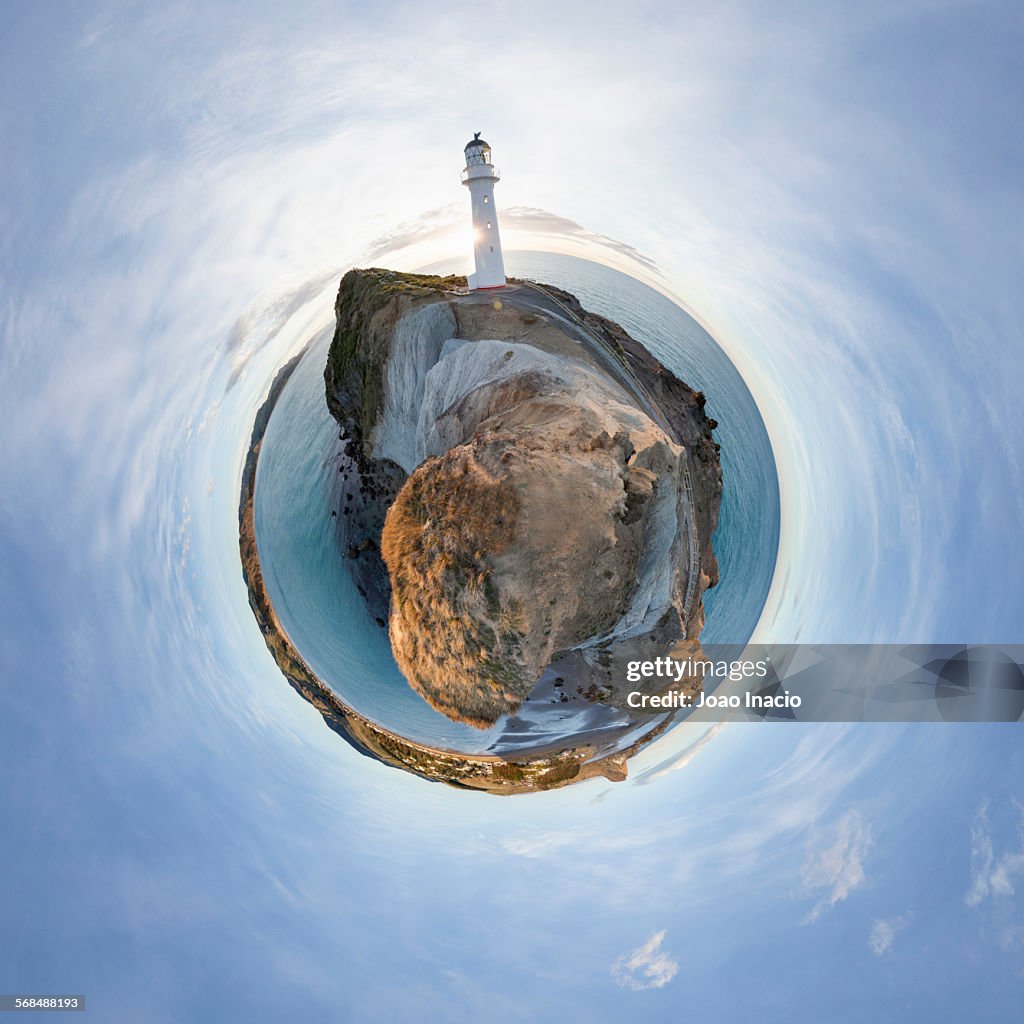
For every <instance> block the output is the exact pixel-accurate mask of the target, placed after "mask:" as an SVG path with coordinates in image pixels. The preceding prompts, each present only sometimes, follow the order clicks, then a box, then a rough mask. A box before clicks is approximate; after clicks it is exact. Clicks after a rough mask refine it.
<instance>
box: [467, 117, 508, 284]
mask: <svg viewBox="0 0 1024 1024" xmlns="http://www.w3.org/2000/svg"><path fill="white" fill-rule="evenodd" d="M499 178H500V175H499V174H498V169H497V167H495V166H494V164H492V163H491V147H490V146H489V145H488V144H487V143H486V142H484V140H483V139H481V138H480V133H479V132H475V133H474V135H473V138H472V139H471V140H470V141H469V142H468V143H467V144H466V167H465V169H464V170H463V172H462V184H463V185H465V186H466V187H467V188H468V189H469V198H470V204H471V206H472V211H473V260H474V262H475V264H476V273H474V274H470V275H469V287H470V290H476V289H480V288H504V287H505V261H504V260H503V259H502V256H501V237H500V236H499V234H498V211H497V210H496V209H495V207H494V183H495V182H496V181H497V180H498V179H499Z"/></svg>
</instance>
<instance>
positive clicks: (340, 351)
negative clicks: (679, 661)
mask: <svg viewBox="0 0 1024 1024" xmlns="http://www.w3.org/2000/svg"><path fill="white" fill-rule="evenodd" d="M335 312H336V317H337V320H336V330H335V334H334V338H333V341H332V344H331V346H330V351H329V355H328V360H327V366H326V369H325V373H324V379H325V385H326V398H327V403H328V405H329V408H330V410H331V413H332V414H333V416H334V418H335V419H336V421H337V423H338V425H339V427H340V432H341V436H342V444H343V446H344V463H343V465H340V466H339V473H338V474H337V475H338V480H337V484H336V487H337V501H336V504H337V506H338V508H337V510H336V513H335V514H336V515H337V517H338V524H339V526H338V529H339V540H340V543H341V546H342V551H343V552H344V553H345V554H347V557H348V560H349V564H350V565H351V568H352V571H353V573H354V575H355V578H356V580H357V581H358V586H359V591H360V593H361V594H362V595H363V596H364V598H365V600H366V601H367V604H368V605H369V606H370V608H371V611H372V613H373V615H374V617H375V618H376V619H377V621H378V623H379V624H380V625H381V626H382V627H385V628H387V630H388V632H389V635H390V640H391V646H392V650H393V652H394V656H395V659H396V661H397V663H398V666H399V668H400V669H401V671H402V673H403V674H404V676H405V678H406V679H407V680H408V682H409V685H410V686H412V687H413V688H414V689H415V690H416V691H417V692H418V693H419V694H420V695H421V696H422V697H423V698H424V699H425V700H427V701H428V702H429V703H430V704H431V705H432V706H433V707H434V708H436V709H437V710H439V711H441V712H442V713H444V714H445V715H448V716H449V717H451V718H453V719H456V720H458V721H461V722H465V723H468V724H470V725H473V726H477V727H479V728H487V727H490V726H491V725H493V724H494V723H495V722H496V721H498V720H499V719H500V718H501V717H502V716H510V715H515V714H516V712H517V710H518V709H519V708H520V707H521V705H522V703H523V702H524V701H525V700H527V699H528V698H529V695H530V694H531V691H533V690H534V687H535V686H536V685H537V683H538V681H539V680H540V679H541V678H542V677H543V676H545V674H546V675H547V676H548V677H550V678H553V679H554V680H556V681H555V683H554V685H555V686H560V687H563V688H564V689H571V690H572V692H574V693H576V694H580V695H584V696H585V697H587V698H588V699H591V700H595V701H600V702H601V703H604V704H606V705H609V706H612V707H622V706H623V702H624V698H625V694H626V692H627V691H628V690H630V689H636V688H637V685H636V684H630V685H629V686H626V685H625V677H626V672H625V663H626V662H627V661H630V660H635V659H648V658H654V657H658V656H660V655H665V654H669V653H672V654H673V656H675V657H684V656H692V655H693V654H695V653H696V652H697V650H698V638H699V635H700V631H701V628H702V625H703V604H702V595H703V593H704V591H705V590H706V589H707V588H708V587H710V586H713V585H714V583H715V582H716V581H717V578H718V568H717V563H716V561H715V557H714V553H713V550H712V545H711V538H712V535H713V533H714V530H715V526H716V523H717V518H718V508H719V502H720V498H721V468H720V464H719V458H718V446H717V445H716V444H715V442H714V440H713V438H712V433H711V432H712V429H713V428H714V427H715V426H716V424H715V422H714V421H713V420H711V419H709V418H708V417H707V416H706V415H705V412H704V396H703V395H702V394H700V393H699V392H696V391H694V390H693V389H691V388H690V387H688V386H687V385H686V384H685V383H683V382H682V381H681V380H679V379H678V378H677V377H676V376H674V375H673V374H672V373H671V372H670V371H669V370H667V369H666V368H665V367H664V366H663V365H662V364H661V363H660V362H658V361H657V360H656V359H655V358H654V357H653V356H652V355H651V354H650V353H649V352H648V351H647V350H646V349H645V348H644V347H643V346H642V345H641V344H640V343H639V342H637V341H636V340H634V339H633V338H632V337H630V336H629V335H628V334H627V333H626V332H625V331H624V330H623V329H622V328H621V327H620V326H618V325H617V324H615V323H614V322H612V321H610V320H608V319H606V318H604V317H601V316H598V315H596V314H594V313H591V312H588V311H586V310H584V309H583V307H582V306H581V305H580V303H579V302H578V301H577V299H576V298H575V297H574V296H572V295H570V294H569V293H567V292H564V291H561V290H559V289H557V288H553V287H551V286H547V285H538V284H536V283H532V282H525V281H510V282H509V284H508V285H507V286H506V287H505V288H502V289H500V290H499V291H493V292H487V291H471V292H468V291H466V281H465V278H459V277H432V276H424V275H413V274H401V273H397V272H394V271H388V270H377V269H371V270H353V271H350V272H349V273H347V274H346V275H345V276H344V278H343V279H342V282H341V286H340V289H339V292H338V298H337V302H336V307H335ZM684 685H686V684H684ZM561 699H563V700H564V699H566V698H565V696H564V695H563V697H562V698H561Z"/></svg>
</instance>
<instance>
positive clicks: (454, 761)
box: [238, 349, 673, 796]
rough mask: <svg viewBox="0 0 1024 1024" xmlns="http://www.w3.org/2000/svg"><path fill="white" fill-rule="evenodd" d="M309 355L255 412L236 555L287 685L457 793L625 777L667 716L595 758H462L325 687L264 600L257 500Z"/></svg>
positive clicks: (289, 367)
mask: <svg viewBox="0 0 1024 1024" xmlns="http://www.w3.org/2000/svg"><path fill="white" fill-rule="evenodd" d="M306 351H307V349H303V350H302V352H300V353H299V354H298V355H296V356H293V357H292V358H291V359H290V360H289V361H288V362H287V363H285V364H284V365H283V366H282V367H281V369H280V370H279V371H278V372H277V374H276V376H275V377H274V380H273V382H272V384H271V386H270V389H269V392H268V394H267V397H266V399H265V400H264V401H263V403H262V405H261V406H260V407H259V409H258V410H257V412H256V416H255V419H254V423H253V431H252V436H251V438H250V441H249V448H248V451H247V453H246V458H245V463H244V466H243V470H242V485H241V493H240V496H239V508H238V525H239V538H238V541H239V553H240V556H241V567H242V578H243V580H244V581H245V585H246V589H247V591H248V594H249V606H250V608H252V611H253V615H254V616H255V618H256V622H257V624H258V625H259V627H260V632H261V633H262V634H263V639H264V642H265V643H266V645H267V649H268V650H269V651H270V654H271V656H272V657H273V658H274V661H275V662H276V664H277V666H278V668H279V669H280V670H281V672H282V674H283V675H284V677H285V679H286V680H287V681H288V683H289V685H290V686H291V687H292V688H293V689H294V690H295V691H296V692H297V693H298V694H299V695H300V696H301V697H302V698H303V699H304V700H306V701H308V702H309V703H310V704H312V705H313V707H314V708H316V710H317V711H319V712H320V714H321V716H322V717H323V719H324V722H325V723H326V725H327V726H328V728H330V729H331V730H332V731H334V732H336V733H337V734H338V735H339V736H341V737H342V739H344V740H345V741H346V742H347V743H348V744H349V745H350V746H352V747H353V748H355V749H356V750H357V751H359V753H360V754H362V755H364V756H365V757H370V758H373V759H374V760H376V761H380V762H382V763H383V764H387V765H390V766H391V767H394V768H401V769H403V770H405V771H408V772H411V773H412V774H414V775H418V776H419V777H420V778H424V779H428V780H430V781H433V782H443V783H445V784H447V785H450V786H455V787H457V788H459V789H472V790H477V791H480V792H486V793H495V794H498V795H508V796H511V795H515V794H520V793H533V792H541V791H544V790H548V789H557V788H561V787H562V786H567V785H571V784H572V783H576V782H582V781H585V780H586V779H591V778H597V777H603V778H605V779H608V780H609V781H611V782H620V781H622V780H624V779H625V778H626V776H627V761H628V760H629V758H630V757H632V756H633V755H634V754H635V753H637V752H638V751H639V750H640V749H641V748H642V747H644V746H646V745H647V744H648V743H650V742H651V741H652V740H654V739H655V738H656V737H657V736H659V735H661V734H662V733H663V732H664V731H665V730H666V729H667V728H668V726H669V725H670V724H671V722H672V720H673V716H671V715H669V716H666V717H665V718H664V719H663V720H662V721H661V722H659V723H657V724H656V725H654V726H653V727H652V729H651V730H650V731H649V732H647V733H645V734H644V735H643V736H642V737H640V739H638V740H636V741H635V742H634V743H633V744H632V745H630V746H629V747H627V748H625V749H624V750H621V751H617V752H615V753H612V754H606V755H604V756H600V757H595V754H596V753H597V750H596V748H595V747H594V746H593V745H592V744H587V743H583V744H579V745H575V746H561V747H554V748H549V749H546V750H537V751H535V752H534V753H532V754H530V755H527V756H523V757H519V758H505V757H502V756H501V755H499V754H465V753H460V752H458V751H453V750H445V749H443V748H440V747H432V746H429V745H427V744H423V743H417V742H415V741H413V740H409V739H406V738H405V737H403V736H400V735H398V734H397V733H394V732H392V731H391V730H389V729H386V728H384V727H383V726H380V725H377V724H376V723H374V722H371V721H370V720H369V719H368V718H366V717H365V716H364V715H361V714H360V713H359V712H357V711H356V710H355V709H354V708H352V707H350V706H349V705H348V704H346V703H345V702H344V701H342V700H341V699H340V698H339V697H338V696H337V694H335V693H333V692H332V691H331V690H330V689H328V688H327V687H326V686H324V684H323V683H322V682H320V680H319V679H318V678H317V676H316V675H315V674H314V672H313V671H312V670H311V669H310V668H309V666H308V665H307V664H306V662H305V661H304V660H303V658H302V656H301V655H300V654H299V652H298V651H297V650H296V649H295V647H294V646H293V644H292V642H291V641H290V640H289V638H288V636H287V634H286V633H285V631H284V629H283V628H282V626H281V624H280V622H279V621H278V619H277V616H276V613H275V612H274V609H273V605H272V604H271V602H270V597H269V595H268V594H267V590H266V585H265V583H264V579H263V572H262V568H261V566H260V562H259V554H258V552H257V548H256V523H255V510H254V497H255V486H256V468H257V465H258V462H259V453H260V448H261V447H262V444H263V436H264V434H265V432H266V428H267V424H268V423H269V421H270V416H271V413H272V412H273V410H274V406H275V405H276V403H277V400H278V398H279V397H280V395H281V392H282V391H283V390H284V387H285V385H286V384H287V383H288V380H289V379H290V377H291V375H292V373H293V371H294V370H295V368H296V366H298V364H299V362H300V360H301V359H302V358H303V356H305V354H306Z"/></svg>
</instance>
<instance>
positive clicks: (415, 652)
mask: <svg viewBox="0 0 1024 1024" xmlns="http://www.w3.org/2000/svg"><path fill="white" fill-rule="evenodd" d="M518 514H519V500H518V498H517V496H516V493H515V490H514V489H513V488H512V487H511V486H510V485H509V484H508V483H507V482H506V481H504V480H501V479H498V478H497V477H495V476H493V475H492V474H491V473H490V472H488V470H487V469H486V468H485V467H484V466H482V465H481V464H480V462H479V461H478V459H477V455H476V452H475V450H474V446H473V445H466V446H462V447H459V448H454V449H452V450H451V451H450V452H448V453H447V454H446V455H444V456H443V457H441V458H435V459H430V460H428V461H427V462H425V463H424V464H423V465H422V466H420V467H419V469H417V470H416V472H415V473H413V475H412V476H411V477H410V478H409V479H408V480H407V481H406V483H405V486H404V487H403V488H402V490H401V492H400V493H399V495H398V498H397V499H396V501H395V503H394V504H393V505H392V506H391V508H390V509H389V511H388V515H387V521H386V523H385V526H384V534H383V537H382V541H381V549H382V553H383V555H384V561H385V563H386V564H387V566H388V571H389V572H390V574H391V588H392V604H391V644H392V649H393V650H394V654H395V659H396V660H397V662H398V665H399V668H401V670H402V672H403V673H404V674H405V676H406V678H407V679H408V680H409V682H410V683H411V684H412V686H413V687H414V688H415V689H416V690H417V692H419V693H420V694H421V695H422V696H423V697H424V699H426V700H427V701H428V702H429V703H430V704H431V705H432V706H433V707H435V708H437V709H438V710H439V711H441V712H442V713H444V714H446V715H449V716H451V717H452V718H456V719H458V720H460V721H463V722H468V723H470V724H472V725H476V726H478V727H481V728H486V727H487V726H489V725H492V724H493V723H494V722H495V721H496V720H497V719H498V718H499V717H500V716H501V715H502V714H505V713H507V712H508V711H510V710H512V709H514V708H515V707H517V706H518V704H519V702H520V701H521V700H522V698H523V697H524V696H525V695H526V694H527V693H528V692H529V690H530V688H531V686H532V685H533V680H532V679H528V678H526V675H525V670H524V666H523V664H522V661H521V658H520V657H519V647H520V641H521V637H522V630H523V627H524V621H523V615H522V611H521V609H519V608H518V607H516V603H515V602H510V601H508V600H506V599H504V598H503V596H502V595H501V593H500V592H499V590H498V588H497V587H496V586H495V584H494V580H493V578H492V567H491V563H490V558H491V557H492V556H494V555H496V554H500V553H501V552H502V551H504V550H505V549H506V547H507V546H508V545H509V543H510V542H511V541H512V538H513V536H514V534H515V529H516V524H517V521H518Z"/></svg>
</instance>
